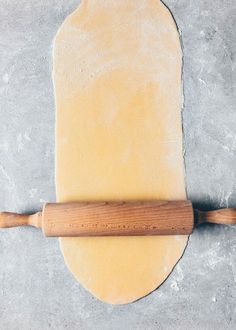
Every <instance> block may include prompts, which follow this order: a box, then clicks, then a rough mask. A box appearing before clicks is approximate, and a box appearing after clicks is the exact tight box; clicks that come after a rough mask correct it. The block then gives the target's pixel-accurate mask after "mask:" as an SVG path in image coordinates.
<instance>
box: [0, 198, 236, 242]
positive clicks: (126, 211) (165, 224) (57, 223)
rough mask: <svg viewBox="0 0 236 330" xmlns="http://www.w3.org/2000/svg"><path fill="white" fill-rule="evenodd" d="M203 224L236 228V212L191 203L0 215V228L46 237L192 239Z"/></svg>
mask: <svg viewBox="0 0 236 330" xmlns="http://www.w3.org/2000/svg"><path fill="white" fill-rule="evenodd" d="M202 223H215V224H227V225H230V224H236V209H220V210H216V211H208V212H203V211H199V210H194V209H193V206H192V203H191V202H190V201H147V202H130V201H129V202H74V203H64V204H60V203H54V204H53V203H49V204H45V205H44V207H43V211H42V212H38V213H35V214H32V215H21V214H15V213H10V212H2V213H0V228H10V227H17V226H34V227H37V228H42V231H43V233H44V235H45V236H48V237H52V236H53V237H54V236H56V237H57V236H139V235H188V234H191V233H192V231H193V228H194V227H195V226H198V225H200V224H202Z"/></svg>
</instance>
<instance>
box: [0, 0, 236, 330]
mask: <svg viewBox="0 0 236 330" xmlns="http://www.w3.org/2000/svg"><path fill="white" fill-rule="evenodd" d="M78 4H79V0H66V1H65V0H39V1H36V0H21V1H17V0H11V1H9V0H1V1H0V54H1V55H0V115H1V117H0V118H1V120H0V209H2V210H12V211H17V212H25V211H27V212H28V211H34V210H38V209H40V207H41V205H42V203H43V202H44V201H54V200H55V188H54V115H55V113H54V97H53V88H52V80H51V69H52V68H51V66H52V55H51V53H52V40H53V37H54V35H55V33H56V31H57V29H58V28H59V26H60V25H61V23H62V22H63V20H64V19H65V17H66V16H67V15H68V14H69V13H71V12H72V11H73V10H74V9H75V8H76V7H77V6H78ZM165 4H166V5H167V6H168V7H169V8H170V9H171V11H172V13H173V15H174V17H175V19H176V21H177V24H178V26H179V29H180V31H181V33H182V42H183V49H184V95H185V106H184V112H183V122H184V124H183V126H184V135H185V164H186V181H187V192H188V197H189V198H190V199H192V201H194V203H195V205H196V206H199V207H203V208H204V209H211V208H215V207H216V208H217V207H225V206H229V207H233V206H234V207H236V92H235V81H236V80H235V79H236V73H235V72H236V70H235V63H236V62H235V56H236V29H235V20H236V1H235V0H225V1H220V0H199V1H194V0H165ZM0 261H1V267H0V328H1V329H7V330H13V329H21V330H28V329H31V330H35V329H37V330H39V329H40V330H46V329H58V330H59V329H70V330H74V329H98V330H106V329H109V330H110V329H112V330H113V329H114V330H116V329H140V330H141V329H145V330H149V329H150V330H151V329H165V330H169V329H175V330H178V329H181V330H185V329H186V330H188V329H204V330H205V329H215V328H217V329H224V330H226V329H236V227H232V226H231V227H226V226H204V227H202V228H199V229H197V230H195V232H194V233H193V235H192V236H191V237H190V239H189V244H188V247H187V249H186V251H185V254H184V256H183V258H182V259H181V260H180V262H179V263H178V265H177V266H176V268H175V270H174V271H173V273H172V274H171V275H170V276H169V278H168V279H167V280H166V282H165V283H164V284H163V285H162V286H161V287H160V288H159V289H158V290H156V291H154V292H153V293H152V294H150V295H149V296H147V297H145V298H143V299H141V300H139V301H137V302H135V303H132V304H129V305H124V306H112V305H107V304H105V303H102V302H100V301H98V300H96V299H95V298H94V297H93V296H92V295H90V294H89V293H88V292H87V291H86V290H85V289H83V287H82V286H81V285H80V284H78V282H76V281H75V280H74V278H73V276H72V275H71V274H70V272H69V271H68V270H67V268H66V266H65V264H64V262H63V258H62V255H61V253H60V250H59V244H58V240H57V239H45V238H43V236H42V234H41V232H39V231H37V230H34V229H29V228H20V229H9V230H2V231H1V232H0Z"/></svg>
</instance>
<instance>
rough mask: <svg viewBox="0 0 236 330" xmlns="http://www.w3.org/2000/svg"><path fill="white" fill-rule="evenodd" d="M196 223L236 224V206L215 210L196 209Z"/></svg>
mask: <svg viewBox="0 0 236 330" xmlns="http://www.w3.org/2000/svg"><path fill="white" fill-rule="evenodd" d="M195 221H196V225H197V226H198V225H201V224H202V223H213V224H219V225H235V224H236V208H225V209H219V210H214V211H199V210H195Z"/></svg>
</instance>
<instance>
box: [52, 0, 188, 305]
mask: <svg viewBox="0 0 236 330" xmlns="http://www.w3.org/2000/svg"><path fill="white" fill-rule="evenodd" d="M181 66H182V52H181V47H180V42H179V35H178V32H177V28H176V25H175V22H174V20H173V18H172V17H171V14H170V12H169V11H168V9H167V8H166V7H165V6H164V5H163V4H162V3H161V2H160V1H158V0H104V1H99V0H87V1H83V2H82V4H81V5H80V7H79V8H78V9H77V10H76V11H75V12H74V13H73V14H72V15H70V16H69V17H68V18H67V19H66V20H65V22H64V23H63V25H62V27H61V28H60V30H59V32H58V34H57V36H56V38H55V44H54V71H53V79H54V86H55V98H56V109H57V112H56V188H57V200H58V201H59V202H66V201H75V200H120V199H121V200H125V199H140V200H143V199H144V200H145V199H146V200H147V199H164V200H172V199H176V200H178V199H185V198H186V194H185V184H184V170H183V156H182V127H181V103H182V102H181V97H182V88H181ZM60 243H61V249H62V252H63V255H64V258H65V262H66V264H67V266H68V268H69V269H70V270H71V272H72V273H73V274H74V276H75V277H76V278H77V279H78V280H79V281H80V283H82V284H83V285H84V287H85V288H87V289H88V290H89V291H90V292H92V293H93V294H94V295H95V296H96V297H98V298H99V299H101V300H103V301H106V302H108V303H112V304H123V303H128V302H131V301H134V300H136V299H138V298H140V297H142V296H144V295H146V294H148V293H149V292H151V291H152V290H154V289H155V288H156V287H158V286H159V285H160V284H161V283H162V282H163V281H164V280H165V279H166V277H167V276H168V275H169V273H170V272H171V270H172V269H173V267H174V265H175V264H176V262H177V261H178V259H179V258H180V257H181V255H182V253H183V251H184V248H185V246H186V243H187V237H186V236H169V237H167V236H163V237H104V238H61V239H60Z"/></svg>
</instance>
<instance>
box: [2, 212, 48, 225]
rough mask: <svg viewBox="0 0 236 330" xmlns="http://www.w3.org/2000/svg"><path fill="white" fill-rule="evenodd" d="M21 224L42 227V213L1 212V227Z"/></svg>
mask: <svg viewBox="0 0 236 330" xmlns="http://www.w3.org/2000/svg"><path fill="white" fill-rule="evenodd" d="M20 226H34V227H36V228H42V213H41V212H38V213H35V214H17V213H11V212H0V228H12V227H20Z"/></svg>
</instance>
